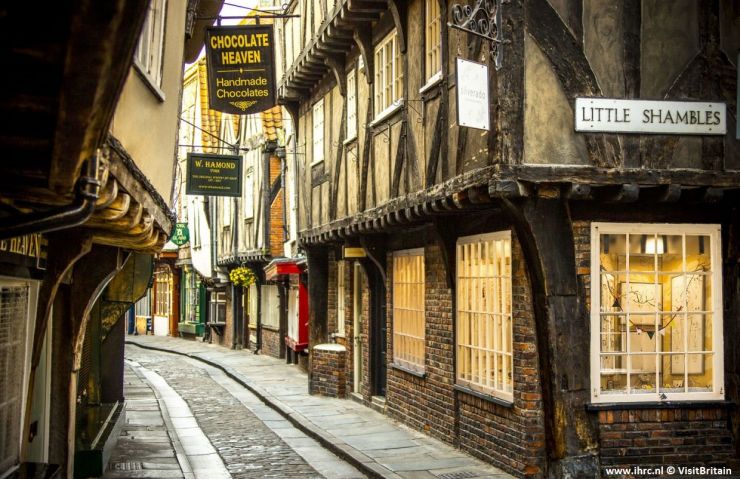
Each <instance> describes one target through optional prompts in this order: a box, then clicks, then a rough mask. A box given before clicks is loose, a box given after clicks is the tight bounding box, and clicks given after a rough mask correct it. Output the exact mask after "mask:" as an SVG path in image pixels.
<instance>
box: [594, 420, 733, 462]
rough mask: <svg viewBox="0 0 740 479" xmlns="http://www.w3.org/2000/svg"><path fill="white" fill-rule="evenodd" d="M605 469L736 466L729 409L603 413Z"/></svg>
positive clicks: (602, 460) (601, 433)
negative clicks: (637, 465) (660, 466)
mask: <svg viewBox="0 0 740 479" xmlns="http://www.w3.org/2000/svg"><path fill="white" fill-rule="evenodd" d="M598 414H599V425H600V431H599V440H600V443H601V465H602V467H604V466H627V465H634V464H639V465H641V466H645V467H650V466H656V465H661V464H665V465H672V466H680V465H684V466H700V465H704V466H717V467H727V466H732V465H734V466H735V467H737V461H736V460H735V458H734V455H735V454H734V453H735V451H734V448H733V445H732V435H731V433H730V430H729V428H728V415H727V410H726V409H725V408H724V407H714V408H711V407H700V408H689V407H687V408H681V409H640V410H634V409H632V410H630V409H627V408H625V409H622V410H610V411H599V413H598Z"/></svg>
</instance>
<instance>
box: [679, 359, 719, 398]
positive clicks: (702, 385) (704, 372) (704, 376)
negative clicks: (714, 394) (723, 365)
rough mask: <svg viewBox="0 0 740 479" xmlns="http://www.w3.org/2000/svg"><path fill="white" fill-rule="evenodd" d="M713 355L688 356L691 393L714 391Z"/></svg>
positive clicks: (689, 388)
mask: <svg viewBox="0 0 740 479" xmlns="http://www.w3.org/2000/svg"><path fill="white" fill-rule="evenodd" d="M713 357H714V355H713V354H687V355H686V361H687V363H688V375H687V376H688V390H689V392H707V391H711V390H712V371H713V369H712V364H713V361H712V359H713Z"/></svg>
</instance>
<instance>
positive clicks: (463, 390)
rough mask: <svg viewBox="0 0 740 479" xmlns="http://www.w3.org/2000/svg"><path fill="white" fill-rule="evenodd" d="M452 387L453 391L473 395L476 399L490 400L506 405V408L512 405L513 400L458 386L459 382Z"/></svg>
mask: <svg viewBox="0 0 740 479" xmlns="http://www.w3.org/2000/svg"><path fill="white" fill-rule="evenodd" d="M452 387H453V388H454V389H455V391H458V392H461V393H465V394H469V395H471V396H475V397H477V398H478V399H483V400H484V401H488V402H492V403H494V404H498V405H499V406H503V407H508V408H513V407H514V402H513V401H507V400H506V399H501V398H497V397H496V396H491V395H490V394H485V393H481V392H478V391H476V390H474V389H470V388H468V387H465V386H460V385H459V384H455V385H454V386H452Z"/></svg>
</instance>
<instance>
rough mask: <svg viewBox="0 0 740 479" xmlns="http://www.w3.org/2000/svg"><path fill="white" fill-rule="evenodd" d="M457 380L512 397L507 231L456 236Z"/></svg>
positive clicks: (509, 249)
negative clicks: (457, 237)
mask: <svg viewBox="0 0 740 479" xmlns="http://www.w3.org/2000/svg"><path fill="white" fill-rule="evenodd" d="M456 256H457V258H456V260H457V329H456V335H457V373H456V378H457V384H459V385H461V386H465V387H467V388H470V389H473V390H476V391H479V392H482V393H484V394H490V395H492V396H495V397H498V398H500V399H503V400H506V401H513V400H514V395H513V391H514V387H513V385H514V381H513V374H512V366H513V362H512V351H513V334H512V314H511V232H510V231H500V232H496V233H487V234H482V235H475V236H466V237H463V238H459V239H458V240H457V254H456Z"/></svg>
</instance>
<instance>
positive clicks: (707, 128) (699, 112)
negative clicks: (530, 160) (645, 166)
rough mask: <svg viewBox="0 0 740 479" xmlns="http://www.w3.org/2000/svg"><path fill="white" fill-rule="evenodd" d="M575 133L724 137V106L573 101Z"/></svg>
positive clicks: (668, 102) (603, 100) (659, 102)
mask: <svg viewBox="0 0 740 479" xmlns="http://www.w3.org/2000/svg"><path fill="white" fill-rule="evenodd" d="M575 114H576V131H586V132H588V131H598V132H610V133H657V134H670V135H724V134H725V133H727V107H726V105H725V104H724V103H722V102H711V103H703V102H695V101H652V100H614V99H609V98H576V108H575Z"/></svg>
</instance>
